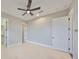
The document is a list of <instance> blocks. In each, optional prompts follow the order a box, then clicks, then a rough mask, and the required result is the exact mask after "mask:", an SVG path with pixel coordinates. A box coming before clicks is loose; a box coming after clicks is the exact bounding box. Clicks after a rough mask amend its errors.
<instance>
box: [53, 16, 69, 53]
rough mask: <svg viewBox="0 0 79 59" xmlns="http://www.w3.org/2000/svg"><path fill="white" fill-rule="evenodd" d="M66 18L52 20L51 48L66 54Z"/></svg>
mask: <svg viewBox="0 0 79 59" xmlns="http://www.w3.org/2000/svg"><path fill="white" fill-rule="evenodd" d="M68 44H69V43H68V20H67V17H59V18H55V19H52V47H53V48H55V49H59V50H63V51H66V52H68Z"/></svg>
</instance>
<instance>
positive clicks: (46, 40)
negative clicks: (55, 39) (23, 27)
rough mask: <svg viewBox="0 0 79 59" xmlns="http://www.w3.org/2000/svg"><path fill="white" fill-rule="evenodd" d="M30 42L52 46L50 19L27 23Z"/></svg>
mask: <svg viewBox="0 0 79 59" xmlns="http://www.w3.org/2000/svg"><path fill="white" fill-rule="evenodd" d="M27 27H28V28H27V29H28V30H27V31H28V40H30V41H33V42H37V43H41V44H45V45H50V46H51V45H52V42H51V32H50V30H51V27H50V19H49V18H45V17H42V18H39V19H36V20H33V21H30V22H28V23H27Z"/></svg>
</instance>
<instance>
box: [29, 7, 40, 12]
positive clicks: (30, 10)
mask: <svg viewBox="0 0 79 59" xmlns="http://www.w3.org/2000/svg"><path fill="white" fill-rule="evenodd" d="M39 9H40V7H37V8H34V9H31V10H30V11H35V10H39Z"/></svg>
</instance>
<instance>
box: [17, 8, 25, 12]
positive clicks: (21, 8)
mask: <svg viewBox="0 0 79 59" xmlns="http://www.w3.org/2000/svg"><path fill="white" fill-rule="evenodd" d="M17 9H18V10H23V11H26V10H25V9H22V8H17Z"/></svg>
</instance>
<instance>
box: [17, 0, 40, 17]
mask: <svg viewBox="0 0 79 59" xmlns="http://www.w3.org/2000/svg"><path fill="white" fill-rule="evenodd" d="M31 4H32V0H28V4H27V9H22V8H17V9H18V10H22V11H25V13H24V14H22V15H23V16H24V15H25V14H30V15H31V16H33V15H34V14H33V13H32V11H35V10H39V9H40V7H37V8H33V9H30V8H31Z"/></svg>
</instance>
